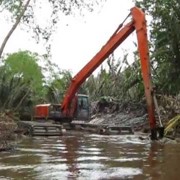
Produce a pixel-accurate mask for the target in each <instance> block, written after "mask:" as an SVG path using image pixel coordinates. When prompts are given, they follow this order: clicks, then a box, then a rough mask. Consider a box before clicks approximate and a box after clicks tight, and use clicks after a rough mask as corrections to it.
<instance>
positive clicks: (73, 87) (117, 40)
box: [61, 7, 156, 139]
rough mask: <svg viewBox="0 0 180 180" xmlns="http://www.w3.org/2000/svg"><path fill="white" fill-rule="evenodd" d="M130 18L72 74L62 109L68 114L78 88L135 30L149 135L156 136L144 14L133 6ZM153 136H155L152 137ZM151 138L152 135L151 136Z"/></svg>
mask: <svg viewBox="0 0 180 180" xmlns="http://www.w3.org/2000/svg"><path fill="white" fill-rule="evenodd" d="M130 14H131V16H132V20H131V21H130V22H129V23H128V24H126V25H125V26H123V27H122V28H120V27H119V28H118V29H117V30H116V31H115V32H114V34H113V35H112V36H111V38H110V39H109V40H108V41H107V43H106V44H105V45H104V46H103V47H102V48H101V50H100V51H99V52H98V53H97V54H96V55H95V56H94V57H93V58H92V59H91V60H90V61H89V62H88V63H87V64H86V65H85V66H84V67H83V68H82V69H81V70H80V71H79V72H78V73H77V74H76V75H75V76H74V78H73V79H72V82H71V84H70V86H69V88H68V90H67V92H66V94H65V97H64V100H63V102H62V106H61V108H62V110H63V113H64V114H65V115H66V116H70V114H71V110H70V104H71V101H72V99H73V98H74V96H75V93H76V92H77V90H78V88H79V87H80V86H81V84H82V83H83V82H84V81H85V80H86V78H88V77H89V76H90V75H91V74H92V73H93V72H94V70H96V68H97V67H99V65H101V64H102V62H103V61H104V60H105V59H106V58H107V57H108V56H109V55H110V54H111V53H112V52H113V51H114V50H115V49H116V48H117V47H118V46H119V45H120V44H121V43H122V42H123V41H124V40H125V39H126V38H127V37H128V36H129V35H130V34H131V33H132V32H133V31H134V30H136V34H137V42H138V50H139V56H140V61H141V71H142V77H143V82H144V88H145V96H146V101H147V110H148V118H149V124H150V128H151V132H152V133H151V136H156V135H155V134H156V133H154V132H155V129H156V120H155V112H154V111H155V109H154V102H153V88H152V80H151V72H150V61H149V49H148V38H147V29H146V20H145V14H144V12H143V11H141V10H140V9H139V8H137V7H133V8H132V9H131V12H130ZM154 138H155V137H154ZM152 139H153V137H152Z"/></svg>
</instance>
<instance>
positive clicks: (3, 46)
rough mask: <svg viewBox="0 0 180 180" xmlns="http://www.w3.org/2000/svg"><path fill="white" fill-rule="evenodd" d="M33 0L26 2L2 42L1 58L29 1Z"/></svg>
mask: <svg viewBox="0 0 180 180" xmlns="http://www.w3.org/2000/svg"><path fill="white" fill-rule="evenodd" d="M30 1H31V0H27V2H26V4H25V5H24V8H23V9H22V11H21V13H20V14H19V16H17V19H16V22H15V23H14V25H13V26H12V28H11V29H10V31H9V32H8V34H7V35H6V37H5V39H4V41H3V43H2V44H1V47H0V58H1V57H2V53H3V51H4V48H5V46H6V44H7V41H8V40H9V38H10V37H11V35H12V33H13V32H14V30H15V29H16V27H17V26H18V24H19V23H20V21H21V18H22V17H23V15H24V13H25V11H26V9H27V7H28V5H29V3H30Z"/></svg>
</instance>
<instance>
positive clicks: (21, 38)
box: [0, 0, 136, 75]
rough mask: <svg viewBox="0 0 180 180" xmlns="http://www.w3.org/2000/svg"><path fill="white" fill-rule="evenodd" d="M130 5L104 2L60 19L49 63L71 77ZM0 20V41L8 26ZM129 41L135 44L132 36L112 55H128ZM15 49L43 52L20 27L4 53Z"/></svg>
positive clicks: (119, 0) (129, 0) (128, 0)
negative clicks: (92, 10)
mask: <svg viewBox="0 0 180 180" xmlns="http://www.w3.org/2000/svg"><path fill="white" fill-rule="evenodd" d="M133 6H134V3H133V2H132V0H125V1H122V0H107V2H106V3H105V4H104V6H103V7H102V8H101V9H100V10H99V11H98V12H97V11H95V12H92V13H88V14H87V15H85V16H84V17H78V16H77V17H76V16H75V17H73V16H64V17H63V19H61V21H60V23H59V24H58V28H57V30H56V33H55V34H54V35H53V41H52V59H51V61H52V62H54V63H56V64H57V65H58V66H59V67H60V68H61V69H67V70H71V72H72V73H73V74H74V75H75V74H76V73H77V72H78V71H79V70H80V69H81V68H82V67H83V66H84V65H85V64H86V63H88V62H89V61H90V59H91V58H92V57H93V56H94V55H95V54H96V53H97V52H98V51H99V50H100V49H101V47H102V46H103V45H104V44H105V43H106V42H107V40H108V39H109V38H110V36H111V35H112V34H113V32H114V31H115V30H116V28H117V27H118V25H119V24H120V23H121V22H122V21H123V20H124V18H125V17H126V16H127V15H128V14H129V10H130V9H131V8H132V7H133ZM0 21H1V24H3V26H1V27H3V28H0V39H1V40H3V39H4V37H5V35H6V33H7V31H8V30H9V29H10V25H9V24H8V23H7V22H6V19H5V18H4V17H3V18H0ZM133 41H136V36H135V34H134V33H132V35H130V37H128V39H127V40H126V41H125V42H123V44H122V45H121V46H119V48H118V49H117V50H116V56H117V57H123V52H124V51H127V52H129V53H132V50H134V45H133ZM0 43H2V42H0ZM18 50H30V51H33V52H37V53H40V54H43V53H45V49H44V48H43V45H42V44H36V42H35V41H34V40H32V39H31V37H30V36H29V35H28V34H27V33H26V32H24V31H22V30H20V28H17V29H16V30H15V32H14V33H13V35H12V37H11V38H10V40H9V41H8V43H7V46H6V47H5V50H4V52H5V53H12V52H16V51H18Z"/></svg>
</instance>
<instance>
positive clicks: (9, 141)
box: [0, 112, 17, 151]
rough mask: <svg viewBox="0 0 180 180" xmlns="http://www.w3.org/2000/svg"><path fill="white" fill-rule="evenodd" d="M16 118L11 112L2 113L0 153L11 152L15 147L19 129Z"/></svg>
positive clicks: (0, 118)
mask: <svg viewBox="0 0 180 180" xmlns="http://www.w3.org/2000/svg"><path fill="white" fill-rule="evenodd" d="M15 119H16V118H14V116H12V114H10V113H9V112H5V113H0V151H4V150H9V149H11V148H12V147H13V146H14V143H15V140H16V135H15V133H14V132H15V130H16V129H17V124H16V121H15Z"/></svg>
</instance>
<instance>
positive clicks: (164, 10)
mask: <svg viewBox="0 0 180 180" xmlns="http://www.w3.org/2000/svg"><path fill="white" fill-rule="evenodd" d="M136 3H137V5H138V6H140V7H142V8H144V9H145V12H146V13H147V14H149V15H150V16H151V17H152V20H151V22H150V23H149V29H151V31H150V35H151V36H150V42H151V45H152V51H151V59H152V61H153V66H154V71H153V73H154V81H155V83H156V87H157V89H158V91H159V92H162V93H164V94H174V95H176V94H178V93H179V92H180V34H179V28H180V12H179V7H180V1H178V0H171V1H169V0H156V1H153V0H149V1H146V0H144V1H142V0H141V1H140V0H136Z"/></svg>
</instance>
